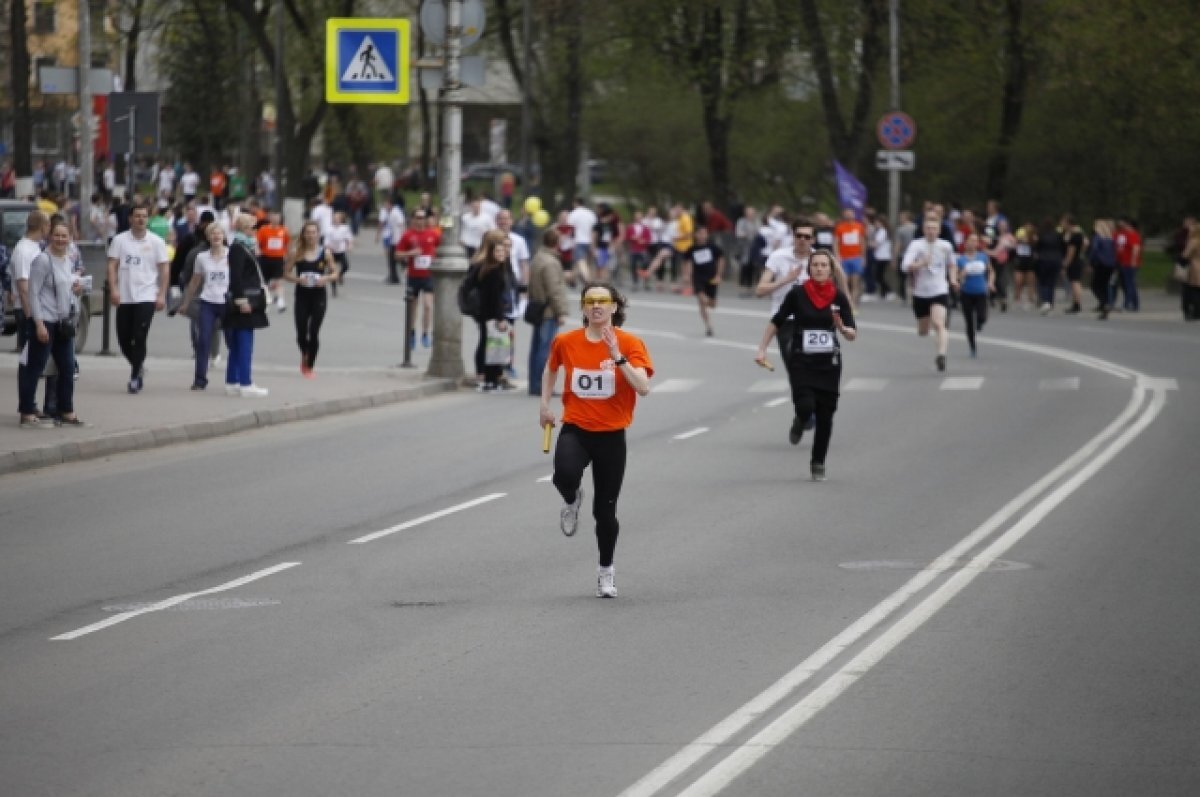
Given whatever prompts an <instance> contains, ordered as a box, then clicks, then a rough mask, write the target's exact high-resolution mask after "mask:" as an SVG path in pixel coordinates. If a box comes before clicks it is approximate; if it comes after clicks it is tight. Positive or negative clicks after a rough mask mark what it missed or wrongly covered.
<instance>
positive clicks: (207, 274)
mask: <svg viewBox="0 0 1200 797" xmlns="http://www.w3.org/2000/svg"><path fill="white" fill-rule="evenodd" d="M204 236H205V239H206V240H207V241H208V249H207V250H205V251H203V252H199V253H197V254H196V264H195V267H194V269H193V271H192V281H191V282H190V283H188V286H187V292H186V293H185V294H184V297H183V304H181V305H180V307H179V310H180V312H181V313H182V314H184V315H187V309H188V305H189V304H191V301H192V299H193V297H195V295H196V292H197V291H199V293H200V305H199V318H198V320H199V324H200V334H199V336H198V337H197V339H196V373H195V377H194V378H193V379H192V390H204V389H205V388H206V387H208V364H209V361H208V356H209V352H210V349H211V346H212V340H213V330H214V329H218V328H219V327H220V326H221V320H222V319H223V318H224V317H225V306H226V299H225V296H226V294H227V293H228V292H229V248H228V247H227V246H226V245H225V230H224V229H223V228H222V227H221V225H220V224H210V225H208V227H207V228H206V229H205V231H204Z"/></svg>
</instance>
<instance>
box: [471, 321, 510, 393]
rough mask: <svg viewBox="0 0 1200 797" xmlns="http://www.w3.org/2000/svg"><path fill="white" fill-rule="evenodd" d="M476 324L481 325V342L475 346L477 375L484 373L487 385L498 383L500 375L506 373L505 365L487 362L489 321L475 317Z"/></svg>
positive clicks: (484, 380)
mask: <svg viewBox="0 0 1200 797" xmlns="http://www.w3.org/2000/svg"><path fill="white" fill-rule="evenodd" d="M475 325H476V326H477V327H479V343H478V344H476V346H475V375H476V376H479V375H481V374H482V375H483V382H484V384H486V385H493V386H495V385H498V384H500V377H502V376H503V375H504V366H503V365H488V364H487V321H480V320H479V319H475Z"/></svg>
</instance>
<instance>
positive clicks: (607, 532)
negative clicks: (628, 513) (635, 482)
mask: <svg viewBox="0 0 1200 797" xmlns="http://www.w3.org/2000/svg"><path fill="white" fill-rule="evenodd" d="M588 463H591V465H592V490H593V494H592V517H594V518H595V519H596V546H597V548H599V550H600V566H601V567H610V566H612V563H613V553H614V552H615V551H616V549H617V534H618V533H620V530H621V524H620V523H619V522H618V521H617V498H618V497H620V495H621V482H623V481H624V480H625V430H624V429H619V430H617V431H615V432H588V431H586V430H584V429H580V428H579V427H578V426H575V425H574V424H570V423H566V424H563V427H562V431H561V432H559V433H558V444H557V445H556V446H555V447H554V486H555V487H557V488H558V492H559V494H560V495H561V496H562V497H563V500H564V501H566V502H567V503H568V504H569V503H571V502H572V501H574V500H575V495H576V493H577V492H578V491H579V483H580V482H582V481H583V470H584V468H586V467H587V466H588Z"/></svg>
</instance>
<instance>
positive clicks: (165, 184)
mask: <svg viewBox="0 0 1200 797" xmlns="http://www.w3.org/2000/svg"><path fill="white" fill-rule="evenodd" d="M164 194H165V195H166V196H167V199H171V198H173V197H174V196H175V170H174V169H172V168H171V165H170V164H168V163H164V164H163V165H162V167H161V168H159V170H158V195H159V196H162V195H164Z"/></svg>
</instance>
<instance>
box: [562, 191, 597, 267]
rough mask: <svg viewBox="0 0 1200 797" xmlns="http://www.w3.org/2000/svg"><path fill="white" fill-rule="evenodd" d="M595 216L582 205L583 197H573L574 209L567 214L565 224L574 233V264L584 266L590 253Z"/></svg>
mask: <svg viewBox="0 0 1200 797" xmlns="http://www.w3.org/2000/svg"><path fill="white" fill-rule="evenodd" d="M597 221H599V219H597V218H596V214H595V213H593V212H592V211H591V209H590V208H589V207H588V206H587V205H586V204H585V203H584V201H583V197H581V196H577V197H575V209H574V210H572V211H571V212H570V213H569V214H567V224H570V225H571V228H572V229H573V230H574V231H575V261H574V262H575V263H578V264H580V265H581V266H586V265H587V263H588V256H589V255H590V254H591V252H592V231H593V230H595V228H596V222H597Z"/></svg>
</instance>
